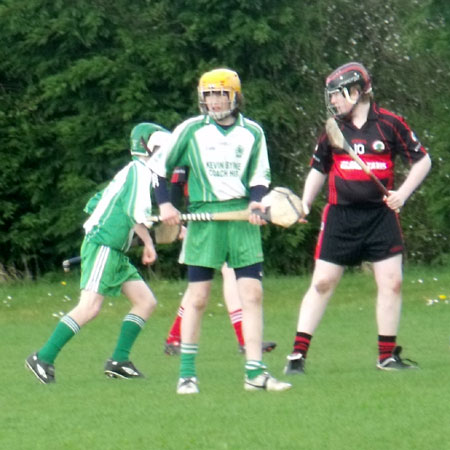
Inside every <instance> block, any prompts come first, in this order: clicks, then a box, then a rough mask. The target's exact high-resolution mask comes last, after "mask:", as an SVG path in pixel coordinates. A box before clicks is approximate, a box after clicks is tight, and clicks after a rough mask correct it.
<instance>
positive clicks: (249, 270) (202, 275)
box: [187, 263, 262, 282]
mask: <svg viewBox="0 0 450 450" xmlns="http://www.w3.org/2000/svg"><path fill="white" fill-rule="evenodd" d="M187 267H188V271H187V272H188V281H190V282H191V281H192V282H195V281H210V280H212V279H213V277H214V269H212V268H211V267H201V266H187ZM234 273H235V275H236V280H239V278H255V279H256V280H259V281H261V280H262V263H256V264H251V265H250V266H245V267H237V268H235V269H234Z"/></svg>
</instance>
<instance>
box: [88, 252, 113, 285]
mask: <svg viewBox="0 0 450 450" xmlns="http://www.w3.org/2000/svg"><path fill="white" fill-rule="evenodd" d="M109 251H110V248H109V247H105V246H104V245H102V246H100V251H99V252H98V254H97V257H96V258H95V263H94V267H93V268H92V272H91V276H90V277H89V281H88V282H87V285H86V290H88V291H93V292H98V287H99V285H100V280H101V278H102V275H103V271H104V270H105V265H106V261H107V260H108V256H109Z"/></svg>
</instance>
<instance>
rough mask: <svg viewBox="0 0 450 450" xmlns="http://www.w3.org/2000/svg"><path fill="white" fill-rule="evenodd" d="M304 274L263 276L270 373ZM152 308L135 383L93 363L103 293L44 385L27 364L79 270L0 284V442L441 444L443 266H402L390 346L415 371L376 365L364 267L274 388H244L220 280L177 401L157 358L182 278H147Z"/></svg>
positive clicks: (447, 320) (444, 402)
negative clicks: (400, 303) (291, 373)
mask: <svg viewBox="0 0 450 450" xmlns="http://www.w3.org/2000/svg"><path fill="white" fill-rule="evenodd" d="M308 283H309V277H289V278H267V279H265V280H264V286H265V337H266V338H267V339H270V340H275V341H277V342H278V347H277V349H276V350H275V351H274V352H272V353H270V354H268V355H266V356H265V358H264V359H265V362H266V363H267V364H268V366H269V369H270V371H271V372H272V373H273V375H275V376H277V377H280V378H285V377H284V376H283V375H282V369H283V366H284V363H285V357H286V355H287V354H288V353H289V352H290V351H291V345H292V342H293V338H294V333H295V326H296V322H297V312H298V306H299V301H300V298H301V295H302V294H303V292H304V291H305V289H306V287H307V285H308ZM151 285H152V288H153V290H154V292H155V294H156V295H157V297H158V299H159V307H158V309H157V310H156V312H155V314H154V315H153V317H152V318H150V320H149V322H148V323H147V326H146V328H145V329H144V331H143V333H142V334H141V336H140V339H139V340H138V341H137V343H136V345H135V347H134V349H133V353H132V359H133V361H134V362H135V363H136V365H137V366H138V367H139V368H140V369H141V370H142V371H143V372H144V373H145V374H146V375H147V377H146V378H145V379H144V380H133V381H128V380H112V379H107V378H106V377H104V375H103V371H102V369H103V364H104V361H105V360H106V358H108V357H109V356H110V354H111V352H112V350H113V347H114V345H115V340H116V336H117V333H118V330H119V327H120V322H121V320H122V318H123V316H124V315H125V313H126V312H127V309H128V304H127V302H126V300H124V299H123V298H118V299H113V300H111V299H106V300H105V304H104V307H103V310H102V313H101V314H100V316H99V317H98V318H97V319H96V320H95V321H94V322H92V323H90V324H88V325H87V326H86V327H85V328H83V330H82V331H81V333H80V334H79V335H78V336H76V337H75V339H73V340H72V341H71V342H70V343H69V344H68V345H67V347H66V348H65V349H64V351H63V352H62V353H61V354H60V356H59V357H58V359H57V361H56V369H57V373H56V376H57V383H56V384H55V385H50V386H45V385H41V384H40V383H38V381H37V380H36V379H35V378H34V377H33V376H32V375H31V373H29V372H28V371H26V370H25V368H24V359H25V358H26V357H27V356H28V355H29V354H30V353H31V352H32V351H33V350H36V349H38V348H39V347H40V346H41V345H42V344H43V343H44V341H45V340H46V339H47V337H48V336H49V334H50V333H51V331H52V330H53V328H54V326H55V325H56V323H57V321H58V317H59V316H60V314H62V313H65V312H67V311H69V310H70V309H71V308H72V307H73V305H74V303H75V302H76V301H77V297H78V278H77V277H76V274H71V276H70V277H69V278H65V277H64V274H61V278H58V277H57V276H55V278H54V279H52V280H51V281H40V282H36V283H33V284H24V285H8V284H6V285H0V330H1V340H0V342H1V344H0V348H1V354H2V356H3V358H2V370H1V381H2V382H1V385H0V404H1V408H0V430H1V431H0V449H8V450H9V449H14V450H16V449H17V450H21V449H47V450H48V449H51V450H53V449H58V450H59V449H158V450H159V449H181V450H183V449H195V450H197V449H199V450H200V449H201V450H203V449H205V450H215V449H237V450H241V449H242V450H253V449H276V450H278V449H311V450H328V449H330V450H341V449H342V450H343V449H345V450H366V449H367V450H378V449H380V450H390V449H401V450H413V449H423V450H429V449H434V450H446V449H450V432H449V428H448V427H449V424H450V388H449V386H450V383H449V382H450V348H449V343H450V342H449V339H450V329H449V324H450V304H449V303H447V302H446V301H445V299H443V300H440V301H436V302H433V303H432V304H431V305H430V304H429V303H431V302H430V300H433V299H438V296H439V295H445V296H447V297H448V298H450V270H449V268H448V267H446V268H439V269H435V268H426V267H409V268H407V269H406V270H405V283H404V308H403V317H402V322H401V328H400V333H399V339H398V341H399V344H400V345H402V346H403V347H404V352H403V356H405V357H410V358H411V359H414V360H417V361H418V362H419V363H420V366H421V370H419V371H412V372H407V373H404V372H402V373H387V372H380V371H377V370H376V369H375V359H376V351H377V346H376V328H375V322H374V300H373V299H374V293H375V287H374V283H373V279H372V276H371V275H370V274H368V273H359V272H358V273H349V274H346V275H345V277H344V279H343V281H342V282H341V284H340V286H339V288H338V290H337V292H336V294H335V296H334V297H333V299H332V301H331V303H330V306H329V308H328V309H327V312H326V314H325V317H324V319H323V321H322V323H321V325H320V327H319V329H318V331H317V333H316V335H315V337H314V340H313V341H312V346H311V350H310V353H309V357H308V364H307V375H306V376H303V377H297V378H294V379H292V382H293V389H292V390H291V391H287V392H283V393H265V392H256V393H254V392H245V391H244V390H243V363H244V360H243V357H242V355H239V354H238V352H237V343H236V340H235V337H234V334H233V331H232V328H231V326H230V324H229V319H228V316H227V312H226V309H225V308H224V307H223V301H222V299H221V294H220V287H221V282H220V279H218V280H217V281H216V282H215V289H214V292H213V296H212V298H211V302H210V305H209V307H208V310H207V313H206V314H205V318H204V322H203V329H202V337H201V342H200V353H199V356H198V375H199V379H200V388H201V393H200V395H197V396H178V395H177V394H176V393H175V385H176V380H177V377H178V358H177V357H168V356H166V355H164V354H163V351H162V349H163V342H164V339H165V337H166V334H167V331H168V329H169V326H170V324H171V322H172V320H173V317H174V314H175V311H176V309H177V306H178V303H179V300H180V296H181V293H182V291H183V290H184V287H185V283H183V282H173V281H171V282H168V281H155V282H151Z"/></svg>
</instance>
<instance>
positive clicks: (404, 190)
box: [384, 155, 431, 210]
mask: <svg viewBox="0 0 450 450" xmlns="http://www.w3.org/2000/svg"><path fill="white" fill-rule="evenodd" d="M430 169H431V159H430V157H429V155H425V156H424V157H423V158H422V159H420V160H419V161H417V162H416V163H415V164H414V165H413V166H412V167H411V170H410V171H409V173H408V176H407V177H406V178H405V181H403V183H402V184H401V186H400V187H399V188H398V189H397V190H395V191H389V195H388V196H387V197H386V198H385V199H384V201H385V202H386V204H387V205H388V206H389V208H391V209H393V210H399V209H400V208H401V207H402V206H403V205H404V204H405V203H406V201H407V200H408V198H409V197H410V196H411V194H412V193H413V192H414V191H415V190H416V189H417V187H418V186H419V185H420V184H421V183H422V181H423V180H424V179H425V177H426V176H427V174H428V172H429V171H430Z"/></svg>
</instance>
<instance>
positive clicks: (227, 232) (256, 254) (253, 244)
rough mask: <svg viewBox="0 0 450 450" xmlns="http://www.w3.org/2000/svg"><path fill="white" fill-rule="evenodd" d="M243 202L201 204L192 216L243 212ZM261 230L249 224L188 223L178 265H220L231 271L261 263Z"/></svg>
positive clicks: (215, 266) (214, 266)
mask: <svg viewBox="0 0 450 450" xmlns="http://www.w3.org/2000/svg"><path fill="white" fill-rule="evenodd" d="M247 205H248V201H247V200H242V199H239V200H231V201H229V202H216V203H212V204H204V205H202V207H201V208H197V209H196V210H195V212H204V211H208V212H216V211H232V210H238V209H245V208H246V206H247ZM263 259H264V258H263V251H262V243H261V230H260V227H259V226H258V225H252V224H251V223H249V222H243V221H242V222H241V221H239V222H233V221H224V222H190V223H189V225H188V228H187V233H186V237H185V238H184V241H183V247H182V249H181V254H180V258H179V262H180V263H181V264H187V265H189V266H202V267H211V268H213V269H220V268H221V267H222V265H223V263H224V262H227V263H228V266H230V267H232V268H238V267H246V266H250V265H252V264H256V263H258V262H262V261H263Z"/></svg>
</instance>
